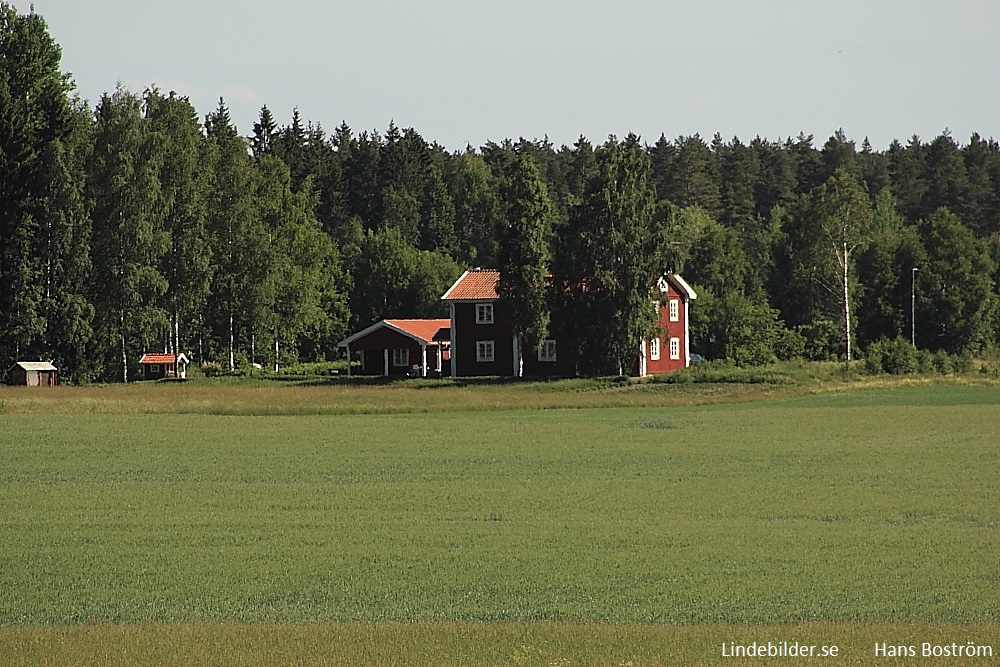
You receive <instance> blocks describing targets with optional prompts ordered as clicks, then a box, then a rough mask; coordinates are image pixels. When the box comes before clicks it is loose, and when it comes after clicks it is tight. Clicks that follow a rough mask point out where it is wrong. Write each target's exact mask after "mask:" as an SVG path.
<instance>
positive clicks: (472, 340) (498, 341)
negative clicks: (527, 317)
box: [452, 301, 514, 377]
mask: <svg viewBox="0 0 1000 667" xmlns="http://www.w3.org/2000/svg"><path fill="white" fill-rule="evenodd" d="M481 303H486V302H485V301H484V302H481ZM454 306H455V324H454V326H455V331H456V332H457V333H458V336H459V338H458V339H457V340H456V341H455V347H454V349H453V350H452V363H454V364H456V370H457V371H458V373H457V374H458V375H459V376H461V377H469V376H475V375H506V376H508V377H510V376H511V375H513V374H514V373H513V370H514V348H513V344H512V336H513V334H512V333H511V330H510V327H509V326H506V325H503V324H500V323H499V320H500V313H499V312H498V309H497V308H496V307H495V306H496V304H494V310H493V321H494V322H497V324H476V304H475V303H455V304H454ZM481 340H492V341H493V361H492V362H478V361H476V347H477V346H476V342H477V341H481Z"/></svg>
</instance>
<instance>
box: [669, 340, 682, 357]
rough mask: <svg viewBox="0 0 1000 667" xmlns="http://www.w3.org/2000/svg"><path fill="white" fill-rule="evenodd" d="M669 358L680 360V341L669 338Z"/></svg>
mask: <svg viewBox="0 0 1000 667" xmlns="http://www.w3.org/2000/svg"><path fill="white" fill-rule="evenodd" d="M670 358H671V359H680V358H681V339H680V338H671V339H670Z"/></svg>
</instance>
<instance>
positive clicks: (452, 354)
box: [449, 302, 458, 378]
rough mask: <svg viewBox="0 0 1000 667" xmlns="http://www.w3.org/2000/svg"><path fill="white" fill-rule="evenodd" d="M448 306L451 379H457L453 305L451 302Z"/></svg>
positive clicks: (456, 347)
mask: <svg viewBox="0 0 1000 667" xmlns="http://www.w3.org/2000/svg"><path fill="white" fill-rule="evenodd" d="M450 305H451V329H450V330H449V331H450V332H451V352H450V354H449V356H450V357H451V377H453V378H456V377H458V355H457V354H455V351H456V350H457V349H458V346H457V345H455V342H456V341H455V303H454V302H452V303H451V304H450Z"/></svg>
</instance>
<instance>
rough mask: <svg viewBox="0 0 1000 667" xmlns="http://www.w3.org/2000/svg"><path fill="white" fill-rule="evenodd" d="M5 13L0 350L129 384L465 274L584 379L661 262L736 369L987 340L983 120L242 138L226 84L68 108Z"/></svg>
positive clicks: (387, 303) (354, 321) (643, 311)
mask: <svg viewBox="0 0 1000 667" xmlns="http://www.w3.org/2000/svg"><path fill="white" fill-rule="evenodd" d="M0 31H2V34H0V174H2V181H0V245H2V247H0V362H2V363H3V364H4V365H5V367H6V366H9V365H10V364H11V363H13V362H14V361H15V360H19V359H52V360H54V361H55V362H56V363H57V364H58V365H59V366H60V368H61V369H62V372H63V375H64V377H67V378H71V379H74V380H76V381H90V380H99V379H100V380H116V379H117V380H127V379H130V378H131V376H132V375H131V374H132V373H133V372H134V369H135V364H136V362H137V360H138V356H139V355H140V354H141V353H142V352H144V351H157V350H167V351H171V352H177V351H184V352H186V353H189V354H191V355H193V357H194V359H195V360H197V361H210V362H214V363H217V364H219V365H220V366H221V367H223V368H237V367H243V368H246V367H248V366H249V365H250V364H253V363H260V364H263V365H265V366H269V367H270V366H281V365H284V364H288V363H291V362H294V361H298V360H319V359H323V358H331V357H333V356H335V354H336V347H335V345H336V342H337V340H339V339H340V338H342V337H343V336H344V335H345V334H346V333H347V332H349V331H351V330H356V329H357V328H359V327H363V326H367V325H368V324H370V323H372V322H374V321H377V320H378V319H381V318H384V317H434V316H442V315H444V314H445V313H444V312H443V311H442V306H441V304H440V301H439V297H440V295H441V294H442V293H443V292H444V290H445V289H446V288H447V287H448V285H450V284H451V282H452V281H453V280H454V279H455V278H456V277H457V276H458V275H459V274H460V273H461V271H462V270H463V269H464V268H467V267H471V266H483V267H497V268H500V269H501V270H502V272H503V278H502V283H501V286H500V287H501V293H502V295H503V296H504V307H506V308H508V310H509V315H510V317H511V318H512V321H514V322H515V328H516V330H517V331H518V332H519V333H520V335H522V337H523V338H524V339H525V341H526V342H527V343H529V344H530V343H531V342H533V341H536V340H539V339H540V338H541V337H542V336H543V335H544V334H545V331H546V330H547V329H548V328H549V327H550V325H553V324H559V329H560V330H561V331H566V330H571V331H573V334H571V335H570V336H569V338H567V339H566V340H560V354H569V355H572V356H573V357H574V358H576V359H577V360H578V367H579V368H580V369H581V372H614V371H615V370H616V369H617V368H621V367H624V366H625V365H626V364H627V363H628V361H629V360H628V356H629V355H630V354H634V352H635V348H634V342H633V341H635V340H637V337H638V335H640V334H641V333H643V332H648V331H649V329H650V327H651V322H652V319H653V318H652V313H651V311H650V306H649V300H648V295H649V287H650V285H651V284H652V282H651V281H652V280H653V279H654V278H655V276H656V275H659V274H660V273H662V272H665V271H679V272H681V273H683V275H684V276H685V278H686V279H687V280H688V281H689V282H690V283H692V284H693V285H694V287H695V289H696V290H697V291H698V293H699V300H698V302H697V304H696V306H695V307H694V308H693V313H694V317H695V321H694V322H693V327H692V338H693V350H694V351H696V352H700V353H702V354H703V355H705V356H706V357H710V358H729V359H731V360H733V361H734V362H736V363H739V364H757V363H765V362H768V361H770V360H773V359H775V358H786V357H807V358H814V359H826V358H835V357H850V356H852V355H853V354H856V353H857V351H863V350H865V349H866V348H867V347H868V346H869V345H871V344H872V343H875V342H876V341H880V340H883V339H897V338H900V337H904V338H906V339H909V336H910V335H911V333H912V334H913V335H914V336H915V338H916V341H917V344H918V346H920V347H923V348H926V349H932V350H945V351H948V352H953V353H957V352H971V353H982V352H984V351H987V350H989V349H990V348H991V347H993V346H995V345H996V344H997V342H998V336H1000V315H998V309H997V307H996V304H997V288H996V286H997V284H998V278H1000V275H998V266H1000V146H998V144H997V142H996V141H994V140H992V139H988V140H987V139H984V138H982V137H980V136H979V135H973V136H972V137H971V138H970V139H969V140H968V141H967V142H966V143H964V144H961V145H960V144H959V143H958V142H956V140H955V139H953V138H952V137H951V135H950V134H949V133H948V132H944V133H943V134H941V135H940V136H938V137H936V138H934V139H933V140H932V141H930V142H929V143H928V142H923V141H921V140H920V139H919V138H917V137H912V138H911V139H909V140H908V141H907V142H906V143H905V144H903V143H901V142H898V141H896V142H893V143H892V144H891V145H890V146H889V147H888V148H887V149H886V150H885V151H882V152H879V151H875V150H873V149H872V147H871V146H870V145H869V144H868V142H867V141H865V142H863V143H862V145H861V146H860V147H858V146H857V145H856V144H855V142H854V141H852V140H850V139H848V138H847V137H846V136H844V134H843V133H842V132H837V133H835V134H834V135H833V136H832V137H830V138H829V139H828V140H827V141H826V142H825V143H824V144H823V145H822V146H816V145H814V142H813V138H812V137H810V136H802V135H800V136H798V137H795V138H788V139H785V140H780V141H772V140H766V139H761V138H759V137H758V138H755V139H753V140H752V141H750V142H749V143H743V142H742V141H740V140H739V139H737V138H733V139H730V140H725V139H723V138H722V137H719V136H716V137H714V138H713V139H712V140H711V141H705V140H704V139H702V138H701V137H700V136H698V135H695V136H689V137H678V138H676V139H672V140H671V139H667V138H666V137H660V139H659V140H658V141H656V142H655V143H653V144H652V145H649V144H644V143H642V142H641V141H640V140H639V138H637V137H634V136H629V137H626V138H625V139H624V140H621V141H619V140H617V139H615V138H611V139H609V140H608V141H607V142H605V143H604V144H602V145H598V146H595V145H592V144H591V143H590V142H589V141H588V140H587V139H585V138H583V137H581V138H580V139H579V140H578V141H577V142H576V143H574V144H573V145H572V146H561V147H558V148H557V147H555V146H554V145H552V144H551V143H550V142H549V141H547V140H534V141H528V140H524V139H521V140H519V141H517V142H513V141H509V140H508V141H503V142H500V143H493V142H490V143H487V144H486V145H485V146H482V147H479V148H472V147H467V148H466V150H464V151H459V152H450V151H448V150H446V149H445V148H443V147H442V146H440V145H438V144H436V143H433V142H428V141H427V140H425V139H424V138H423V137H422V136H421V135H420V134H419V133H418V132H417V131H416V130H414V129H412V128H407V129H400V128H398V127H396V126H395V125H394V124H390V126H389V127H388V128H387V129H386V130H385V131H384V132H378V131H371V132H368V131H365V132H360V133H356V132H354V131H352V130H351V128H349V127H348V126H347V125H346V123H342V124H341V125H340V126H339V127H337V128H336V129H335V130H334V131H333V132H332V133H331V134H327V132H326V131H325V130H324V129H323V128H322V126H320V125H319V124H314V123H312V122H304V121H303V120H302V118H301V117H300V116H299V113H298V111H294V112H293V114H292V117H291V119H290V121H289V122H288V123H287V124H284V125H279V124H278V123H277V122H276V120H275V119H274V117H273V116H272V113H271V112H270V110H269V109H268V108H267V107H264V108H262V109H261V113H260V118H259V120H258V122H257V123H256V124H255V125H254V127H253V128H252V133H251V134H250V135H249V136H243V135H241V133H240V132H239V131H238V129H237V128H236V127H235V126H234V125H233V122H232V120H231V119H230V117H229V114H228V111H227V109H226V107H225V104H224V103H223V102H222V101H221V100H220V104H219V106H218V108H217V109H215V110H214V111H212V112H211V113H209V114H207V115H206V116H205V117H204V119H203V120H202V119H201V118H200V117H199V115H198V113H197V111H196V110H195V109H194V108H193V107H192V106H191V104H190V103H189V101H188V100H187V99H186V98H183V97H178V96H176V95H174V94H173V93H171V94H164V93H162V92H161V91H158V90H156V89H149V90H147V91H145V92H144V93H143V94H141V95H138V94H134V93H131V92H129V91H127V90H124V89H118V90H116V91H115V92H114V93H113V94H106V95H104V96H102V97H101V99H100V100H98V102H97V104H96V105H95V107H94V108H89V107H88V106H87V105H85V104H83V103H82V102H80V101H79V100H78V99H77V98H76V97H75V96H74V91H73V87H72V83H71V81H70V80H69V78H68V77H67V76H66V75H64V74H63V73H62V71H61V65H60V50H59V47H58V45H56V44H55V43H54V41H53V40H52V39H51V37H50V36H49V35H48V33H47V29H46V27H45V24H44V21H43V20H42V18H41V17H39V16H38V15H36V14H34V13H30V14H28V15H19V14H17V12H16V11H15V10H14V9H13V7H11V6H9V5H7V4H6V3H0ZM914 269H917V270H916V271H914ZM552 285H555V286H556V288H557V289H555V290H553V289H551V287H552ZM581 313H586V316H583V317H581ZM912 313H915V315H916V317H915V322H914V321H913V320H911V314H912ZM571 322H573V323H576V324H575V326H568V324H569V323H571ZM911 327H912V329H911Z"/></svg>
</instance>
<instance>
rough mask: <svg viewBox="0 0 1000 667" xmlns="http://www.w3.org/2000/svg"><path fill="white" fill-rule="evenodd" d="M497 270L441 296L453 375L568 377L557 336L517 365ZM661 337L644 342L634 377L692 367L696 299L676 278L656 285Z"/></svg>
mask: <svg viewBox="0 0 1000 667" xmlns="http://www.w3.org/2000/svg"><path fill="white" fill-rule="evenodd" d="M499 280H500V272H499V271H496V270H493V269H473V270H471V271H466V272H465V273H464V274H462V276H461V277H460V278H459V279H458V280H457V281H455V284H454V285H452V286H451V288H450V289H449V290H448V291H447V292H445V294H444V296H442V297H441V300H442V301H445V302H447V303H448V304H449V305H450V306H451V327H450V329H451V375H452V377H458V376H470V375H509V376H515V377H518V376H522V375H524V376H567V375H574V374H575V372H576V370H575V368H573V367H572V366H571V364H569V363H568V361H567V360H566V359H565V358H563V359H560V357H559V349H558V332H555V334H554V336H553V337H552V338H550V339H547V340H544V341H542V344H541V345H540V346H539V347H538V348H537V349H535V350H532V351H530V352H529V351H528V350H523V351H522V352H521V363H520V364H519V363H518V348H517V346H518V340H517V339H516V338H515V337H514V335H513V331H512V330H511V328H510V326H509V325H508V324H507V323H505V322H503V321H502V317H500V314H499V313H498V311H497V307H496V304H497V301H498V300H499V296H498V294H497V290H496V286H497V281H499ZM657 286H658V288H659V291H660V294H661V296H660V298H659V300H658V301H657V308H658V310H659V313H660V320H659V325H660V330H661V332H662V333H661V335H660V336H658V337H656V338H653V339H650V340H644V341H640V343H639V355H638V361H637V363H636V366H635V367H634V368H632V370H631V372H632V374H633V375H637V376H639V377H643V376H646V375H650V374H658V373H669V372H670V371H674V370H677V369H679V368H684V367H685V366H688V365H689V364H690V363H691V350H690V345H689V342H688V341H689V336H688V322H689V320H688V304H689V302H690V301H691V300H692V299H695V298H697V295H696V294H695V292H694V290H692V289H691V286H690V285H688V284H687V283H686V282H685V281H684V279H683V278H681V277H680V276H678V275H673V274H671V275H666V276H663V277H662V278H661V279H660V280H659V282H658V284H657Z"/></svg>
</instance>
